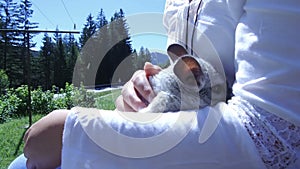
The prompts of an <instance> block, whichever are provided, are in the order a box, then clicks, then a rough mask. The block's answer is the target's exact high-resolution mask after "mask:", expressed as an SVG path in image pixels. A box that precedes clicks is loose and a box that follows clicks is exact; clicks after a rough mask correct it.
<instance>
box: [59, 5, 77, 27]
mask: <svg viewBox="0 0 300 169" xmlns="http://www.w3.org/2000/svg"><path fill="white" fill-rule="evenodd" d="M61 2H62V4H63V6H64V8H65V11H66V13H67V14H68V16H69V18H70V20H71V22H72V23H73V24H74V29H75V28H76V24H75V22H74V20H73V18H72V17H71V15H70V12H69V10H68V9H67V6H66V4H65V2H64V1H63V0H61Z"/></svg>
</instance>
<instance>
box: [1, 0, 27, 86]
mask: <svg viewBox="0 0 300 169" xmlns="http://www.w3.org/2000/svg"><path fill="white" fill-rule="evenodd" d="M18 7H19V6H18V4H17V3H15V2H14V1H13V0H3V1H2V3H1V10H2V11H3V12H2V14H3V16H2V18H1V19H2V25H1V28H3V29H11V30H12V29H17V26H18V25H19V24H20V22H19V20H18V13H19V11H18V10H19V8H18ZM1 34H2V38H3V39H2V46H3V48H2V49H3V51H2V52H1V54H3V55H2V56H1V58H3V59H2V64H1V67H2V68H3V69H4V70H5V71H6V73H7V75H8V76H9V80H10V84H11V86H18V85H20V84H21V83H22V81H20V78H19V77H22V71H20V70H22V65H21V58H20V57H19V56H20V48H19V41H20V39H18V37H19V34H20V33H19V32H2V33H1Z"/></svg>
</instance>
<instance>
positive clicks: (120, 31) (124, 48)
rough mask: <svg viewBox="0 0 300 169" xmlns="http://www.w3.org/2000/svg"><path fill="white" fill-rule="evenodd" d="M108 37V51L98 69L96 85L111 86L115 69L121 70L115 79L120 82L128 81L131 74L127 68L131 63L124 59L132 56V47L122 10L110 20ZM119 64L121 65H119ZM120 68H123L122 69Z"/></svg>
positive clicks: (130, 70)
mask: <svg viewBox="0 0 300 169" xmlns="http://www.w3.org/2000/svg"><path fill="white" fill-rule="evenodd" d="M108 35H109V36H108V37H109V38H110V39H109V40H108V42H109V46H110V49H109V51H108V52H107V54H106V55H105V57H104V58H103V60H102V63H101V64H100V66H99V68H98V71H97V76H96V84H111V83H112V81H113V76H116V72H115V71H116V69H117V68H118V69H119V70H120V69H122V73H121V74H119V73H120V72H118V73H117V74H118V75H117V76H118V77H115V78H116V79H121V81H126V80H128V77H129V76H130V75H131V73H132V68H131V67H128V66H129V65H131V61H129V60H128V59H126V58H127V57H128V56H130V55H131V54H132V47H131V44H130V43H131V41H130V36H129V31H128V26H127V23H126V19H125V14H124V12H123V10H122V9H120V11H119V12H116V13H115V14H114V16H113V17H112V18H111V23H110V24H109V32H108ZM121 63H122V65H120V64H121ZM125 65H126V66H125ZM120 66H121V67H122V66H124V68H121V67H120Z"/></svg>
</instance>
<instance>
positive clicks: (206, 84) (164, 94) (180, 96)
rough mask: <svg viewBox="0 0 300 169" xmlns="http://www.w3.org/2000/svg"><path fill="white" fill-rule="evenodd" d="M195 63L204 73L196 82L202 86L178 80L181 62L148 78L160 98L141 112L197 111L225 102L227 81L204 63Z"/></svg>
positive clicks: (209, 65)
mask: <svg viewBox="0 0 300 169" xmlns="http://www.w3.org/2000/svg"><path fill="white" fill-rule="evenodd" d="M184 57H190V56H184ZM184 57H181V58H184ZM193 59H195V60H196V61H197V62H198V64H199V65H200V67H201V70H202V72H203V75H202V76H201V77H198V78H197V79H195V80H196V81H197V82H199V84H201V85H200V86H198V85H187V84H185V83H184V82H182V81H181V80H180V79H179V78H178V76H176V74H175V73H174V68H175V65H176V64H178V61H179V60H180V59H178V60H177V61H175V62H174V63H173V64H171V65H170V66H169V67H168V68H166V69H164V70H162V71H161V72H160V73H158V74H157V75H155V76H152V77H150V78H149V81H150V84H151V85H152V88H153V90H154V92H155V93H156V94H157V96H156V97H155V98H154V99H153V101H152V102H151V103H150V104H149V105H148V107H146V108H145V109H142V110H141V111H140V112H145V113H146V112H176V111H180V110H195V109H199V108H203V107H205V106H208V105H215V104H216V103H218V102H220V101H225V99H226V81H225V78H224V76H222V75H221V74H220V73H218V72H217V71H216V70H215V69H214V67H213V66H212V65H211V64H209V63H208V62H206V61H204V60H203V59H201V58H193Z"/></svg>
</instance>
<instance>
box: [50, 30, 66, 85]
mask: <svg viewBox="0 0 300 169" xmlns="http://www.w3.org/2000/svg"><path fill="white" fill-rule="evenodd" d="M57 30H58V28H57ZM54 40H55V47H54V72H53V74H54V85H56V86H57V87H59V88H63V87H65V83H66V65H67V63H66V53H65V47H64V44H63V40H62V36H61V34H59V33H55V35H54Z"/></svg>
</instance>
